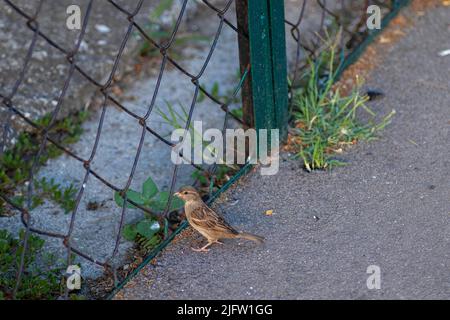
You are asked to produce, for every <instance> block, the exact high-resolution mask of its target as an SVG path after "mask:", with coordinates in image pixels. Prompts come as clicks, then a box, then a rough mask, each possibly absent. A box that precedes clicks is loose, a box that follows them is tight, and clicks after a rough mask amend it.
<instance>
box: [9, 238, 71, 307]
mask: <svg viewBox="0 0 450 320" xmlns="http://www.w3.org/2000/svg"><path fill="white" fill-rule="evenodd" d="M24 236H25V230H21V231H20V234H19V238H15V237H13V236H12V235H11V234H10V233H9V232H8V231H7V230H0V274H1V276H0V300H1V299H11V298H12V293H13V289H14V287H15V285H16V277H17V272H18V268H19V264H20V258H21V254H22V252H23V250H24V248H23V244H22V243H23V239H24ZM44 243H45V241H44V240H43V239H41V238H39V237H37V236H35V235H30V237H29V238H28V248H27V253H26V255H25V261H24V272H23V274H22V281H21V285H20V287H19V290H18V292H17V295H16V298H17V299H27V300H37V299H39V300H41V299H45V300H47V299H56V298H57V297H58V296H59V295H60V294H61V279H62V277H61V276H62V272H63V269H62V268H59V267H57V268H45V269H44V268H43V267H40V265H47V266H50V265H55V263H56V262H55V260H56V259H55V257H54V256H53V255H47V256H45V257H42V256H41V257H40V258H41V259H44V260H45V261H44V262H41V263H37V261H36V260H37V257H38V254H40V252H41V251H42V248H43V246H44Z"/></svg>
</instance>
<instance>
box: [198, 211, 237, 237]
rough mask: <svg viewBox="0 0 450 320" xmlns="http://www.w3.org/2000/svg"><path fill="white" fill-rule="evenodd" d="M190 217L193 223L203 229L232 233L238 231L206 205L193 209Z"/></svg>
mask: <svg viewBox="0 0 450 320" xmlns="http://www.w3.org/2000/svg"><path fill="white" fill-rule="evenodd" d="M191 219H192V220H193V221H192V222H193V223H195V224H196V225H197V226H198V227H200V228H203V229H208V230H214V231H216V232H225V233H232V234H238V233H239V232H237V231H236V230H235V229H234V228H233V227H232V226H231V225H230V224H229V223H228V222H226V221H225V219H224V218H223V217H222V216H221V215H220V214H218V213H217V212H215V211H214V210H212V209H210V208H209V207H207V206H206V205H203V206H201V207H200V208H198V209H197V210H194V211H193V212H192V214H191Z"/></svg>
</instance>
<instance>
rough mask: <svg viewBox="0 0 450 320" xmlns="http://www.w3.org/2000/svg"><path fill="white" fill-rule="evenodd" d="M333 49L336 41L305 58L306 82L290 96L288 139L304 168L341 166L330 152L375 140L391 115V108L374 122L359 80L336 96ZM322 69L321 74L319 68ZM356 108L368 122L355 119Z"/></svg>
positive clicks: (309, 169)
mask: <svg viewBox="0 0 450 320" xmlns="http://www.w3.org/2000/svg"><path fill="white" fill-rule="evenodd" d="M335 52H336V44H332V45H331V46H330V48H329V50H325V51H324V52H323V53H322V54H321V56H320V57H319V58H318V60H317V61H316V62H313V61H311V60H310V61H309V69H308V71H307V74H306V75H305V76H304V78H305V79H306V85H305V87H303V88H301V89H298V90H297V91H296V92H295V94H294V97H293V107H294V108H293V113H292V115H293V120H294V127H293V128H291V134H292V135H293V137H292V139H290V140H291V141H292V142H293V143H294V144H295V147H296V150H298V153H297V156H298V157H300V158H301V159H302V160H303V163H304V165H305V168H306V169H307V170H308V171H311V170H315V169H329V168H332V167H334V166H339V165H343V164H344V163H343V162H341V161H339V160H337V159H335V158H334V157H333V155H335V154H337V153H341V152H342V151H343V150H344V149H345V148H346V147H347V146H350V145H353V144H355V143H356V142H357V141H369V140H372V139H375V138H376V135H377V133H378V132H379V131H380V130H382V129H383V128H384V127H385V126H386V125H387V124H388V123H389V122H390V120H391V118H392V116H393V115H394V114H395V111H392V112H391V113H390V114H389V115H387V116H386V117H384V118H383V119H382V120H381V121H380V122H379V123H374V121H373V118H374V116H375V113H374V112H373V111H372V110H370V109H369V108H368V106H367V105H366V102H367V101H368V97H367V96H364V95H361V94H360V87H361V85H362V82H361V81H360V83H358V85H357V86H356V88H354V90H353V92H352V93H351V94H350V95H348V96H341V95H340V92H339V88H338V87H337V88H335V87H333V85H334V81H335V76H336V72H335V71H334V65H335ZM324 66H326V68H324ZM323 69H325V73H323V72H321V71H320V70H323ZM324 74H325V76H324ZM360 109H362V110H365V111H366V112H367V113H368V114H369V116H370V117H371V119H370V120H369V121H368V123H362V122H360V121H359V120H358V119H357V117H356V112H357V111H358V110H360Z"/></svg>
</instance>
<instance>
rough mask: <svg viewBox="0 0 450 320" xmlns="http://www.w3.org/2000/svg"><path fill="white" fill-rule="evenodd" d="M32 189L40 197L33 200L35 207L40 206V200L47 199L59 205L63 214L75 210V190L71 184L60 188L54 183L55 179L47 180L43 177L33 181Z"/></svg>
mask: <svg viewBox="0 0 450 320" xmlns="http://www.w3.org/2000/svg"><path fill="white" fill-rule="evenodd" d="M34 187H35V188H36V191H37V192H39V195H40V197H37V198H36V197H35V198H34V199H35V200H34V206H35V207H36V206H38V205H41V204H42V202H43V201H42V198H48V199H50V200H53V201H54V202H55V203H57V204H59V205H60V206H61V208H63V209H64V212H65V213H69V212H71V211H72V210H73V209H75V203H76V200H75V196H76V194H77V189H76V188H75V187H74V186H73V184H70V185H69V186H68V187H62V186H61V185H60V184H57V183H55V179H53V178H51V179H50V180H47V178H46V177H43V178H41V179H40V180H36V181H34Z"/></svg>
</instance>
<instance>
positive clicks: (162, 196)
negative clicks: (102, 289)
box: [114, 177, 183, 212]
mask: <svg viewBox="0 0 450 320" xmlns="http://www.w3.org/2000/svg"><path fill="white" fill-rule="evenodd" d="M169 195H170V194H169V192H168V191H159V189H158V187H157V186H156V183H155V182H154V181H153V179H152V178H151V177H149V178H148V179H147V180H146V181H145V182H144V184H143V185H142V191H141V192H138V191H134V190H132V189H129V190H128V191H127V199H128V200H131V201H132V202H134V203H135V204H137V205H140V206H142V207H145V208H148V209H149V210H151V211H153V212H162V211H164V210H165V208H166V206H167V202H168V201H169ZM114 200H115V201H116V204H117V205H118V206H119V207H123V205H124V199H123V197H122V196H121V194H120V192H117V191H116V192H115V193H114ZM126 206H127V208H133V209H137V207H136V206H135V205H133V204H132V203H131V202H128V201H127V203H126ZM182 206H183V201H182V200H181V199H179V198H177V197H174V198H173V199H172V202H171V204H170V208H169V211H173V210H177V209H180V208H181V207H182Z"/></svg>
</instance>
